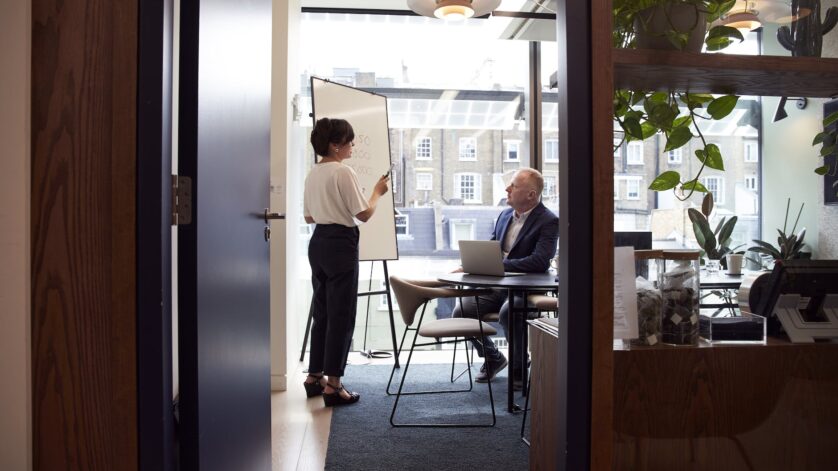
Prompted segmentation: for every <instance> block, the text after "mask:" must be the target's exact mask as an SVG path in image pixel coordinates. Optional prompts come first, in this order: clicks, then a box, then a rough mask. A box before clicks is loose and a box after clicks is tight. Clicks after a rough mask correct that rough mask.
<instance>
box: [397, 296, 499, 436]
mask: <svg viewBox="0 0 838 471" xmlns="http://www.w3.org/2000/svg"><path fill="white" fill-rule="evenodd" d="M479 312H480V311H479V307H478V313H479ZM424 316H425V308H424V307H423V308H422V314H421V316H420V317H419V323H418V324H417V326H416V333H415V334H414V335H413V342H412V343H411V345H410V353H409V354H408V356H407V363H405V365H404V370H403V371H402V377H401V381H399V390H398V392H396V400H395V401H394V402H393V410H392V412H391V413H390V425H391V426H393V427H417V428H471V427H494V426H495V424H496V423H497V417H496V415H495V400H494V396H493V394H492V383H491V381H490V382H489V383H488V386H489V403H490V404H491V408H492V422H491V423H488V424H480V423H475V424H469V423H396V421H395V417H396V409H397V408H398V406H399V401H400V399H401V397H402V396H408V395H417V394H440V393H453V392H469V391H471V390H472V388H473V385H474V384H473V381H472V376H471V362H470V361H469V359H468V355H466V366H467V368H466V371H468V377H469V388H468V389H466V390H456V391H445V390H443V391H416V392H404V383H405V379H406V378H407V372H408V370H409V368H410V361H411V360H412V359H413V351H414V349H415V348H416V346H417V345H420V346H424V345H438V344H442V343H450V342H440V341H439V340H437V341H436V342H432V343H428V344H417V343H416V339H417V337H418V336H419V327H420V326H421V325H422V319H423V318H424ZM478 319H479V317H478ZM478 322H479V324H478V325H479V326H480V335H481V338H482V337H483V323H482V322H480V321H478ZM470 339H471V338H464V339H463V340H462V341H464V342H467V341H468V340H470ZM458 341H460V340H457V339H456V338H455V340H454V343H455V345H456V342H458ZM400 350H401V349H400ZM394 371H395V369H394ZM392 375H393V373H392V372H391V374H390V377H391V380H392ZM388 389H389V385H388Z"/></svg>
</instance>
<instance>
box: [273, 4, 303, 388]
mask: <svg viewBox="0 0 838 471" xmlns="http://www.w3.org/2000/svg"><path fill="white" fill-rule="evenodd" d="M299 16H300V4H299V1H298V0H288V1H285V0H274V2H273V41H272V52H271V55H272V66H271V211H273V212H278V213H286V212H287V211H286V206H287V195H288V191H287V187H288V182H287V179H286V173H287V171H286V170H287V156H288V155H291V151H290V142H291V139H292V138H291V133H292V129H291V128H292V122H293V116H292V109H291V100H292V97H293V96H294V91H293V86H294V85H296V84H297V83H298V82H299V75H298V73H297V68H296V58H295V55H294V54H295V52H296V48H295V47H293V46H292V45H294V44H296V43H297V41H298V38H299V31H298V24H299ZM289 227H290V228H292V229H287V228H289ZM296 228H297V224H296V221H295V220H294V219H290V220H287V221H285V220H281V219H280V220H274V221H273V222H272V223H271V231H272V232H271V390H273V391H284V390H285V389H286V388H287V381H288V371H289V363H290V361H289V359H290V358H293V357H294V355H293V352H291V355H289V350H294V348H293V347H294V346H295V345H296V343H295V342H293V341H291V342H289V336H291V337H292V338H293V336H294V335H295V332H294V330H293V328H291V329H289V326H294V325H295V324H296V323H295V322H294V321H293V313H294V310H289V309H288V307H287V306H288V305H290V302H289V301H290V300H292V299H293V298H294V294H293V291H294V290H293V288H292V289H290V290H289V289H287V284H286V280H287V278H288V277H287V276H286V273H288V270H287V269H286V265H287V263H286V261H287V257H286V254H287V253H288V248H287V245H288V243H287V242H288V240H289V239H288V237H287V232H288V230H296ZM292 240H293V239H292ZM289 313H291V315H290V316H289ZM289 334H290V335H289Z"/></svg>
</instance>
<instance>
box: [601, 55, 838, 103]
mask: <svg viewBox="0 0 838 471" xmlns="http://www.w3.org/2000/svg"><path fill="white" fill-rule="evenodd" d="M612 58H613V63H614V85H615V86H616V87H617V88H630V89H642V90H661V91H666V90H689V91H690V92H693V93H735V94H738V95H758V96H784V95H785V96H794V97H809V98H829V97H833V96H836V95H838V59H823V58H814V57H779V56H741V55H732V54H698V53H690V52H677V51H653V50H640V49H613V50H612Z"/></svg>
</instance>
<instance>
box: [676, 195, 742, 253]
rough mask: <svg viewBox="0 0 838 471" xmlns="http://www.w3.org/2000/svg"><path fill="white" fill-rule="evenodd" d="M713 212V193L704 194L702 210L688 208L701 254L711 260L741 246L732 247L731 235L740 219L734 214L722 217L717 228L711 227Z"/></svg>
mask: <svg viewBox="0 0 838 471" xmlns="http://www.w3.org/2000/svg"><path fill="white" fill-rule="evenodd" d="M712 212H713V194H712V193H707V194H706V195H704V200H703V202H702V204H701V212H699V211H698V210H696V209H694V208H689V209H687V215H688V216H689V217H690V221H692V223H693V233H694V234H695V240H696V242H698V246H699V247H701V252H702V253H701V255H702V256H703V257H704V256H706V257H707V258H709V259H710V260H720V259H722V258H724V256H725V255H727V254H728V253H731V252H733V251H734V250H736V249H737V248H739V247H741V246H737V247H734V248H730V236H731V234H733V228H734V227H735V226H736V221H737V220H738V219H739V218H738V217H736V216H733V217H732V218H730V219H727V218H726V217H722V219H721V221H719V223H718V224H717V225H716V229H715V230H713V229H711V228H710V214H711V213H712Z"/></svg>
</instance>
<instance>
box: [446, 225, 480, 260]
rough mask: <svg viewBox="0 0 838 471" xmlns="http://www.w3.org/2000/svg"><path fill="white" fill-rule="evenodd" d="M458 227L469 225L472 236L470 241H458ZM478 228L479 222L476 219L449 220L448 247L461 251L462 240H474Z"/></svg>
mask: <svg viewBox="0 0 838 471" xmlns="http://www.w3.org/2000/svg"><path fill="white" fill-rule="evenodd" d="M457 225H468V227H469V233H470V234H471V235H470V236H469V238H468V239H458V238H456V237H455V235H456V232H457V231H456V230H455V227H456V226H457ZM476 228H477V221H476V220H475V219H470V218H456V219H449V220H448V245H449V246H450V247H451V250H456V251H458V252H459V250H460V240H474V238H475V234H476ZM455 240H456V242H457V244H456V247H455V246H454V242H455Z"/></svg>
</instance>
